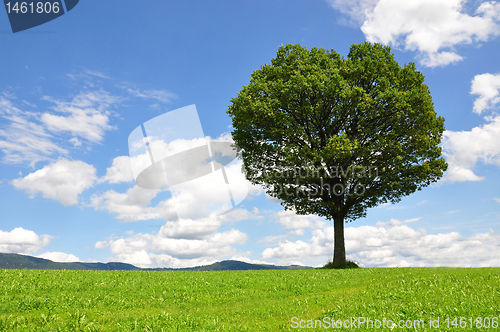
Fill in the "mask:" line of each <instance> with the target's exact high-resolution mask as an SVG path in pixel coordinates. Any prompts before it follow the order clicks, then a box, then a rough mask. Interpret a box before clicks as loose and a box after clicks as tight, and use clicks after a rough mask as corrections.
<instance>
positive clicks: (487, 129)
mask: <svg viewBox="0 0 500 332" xmlns="http://www.w3.org/2000/svg"><path fill="white" fill-rule="evenodd" d="M443 155H444V156H446V161H447V162H448V164H449V167H448V171H447V172H446V174H445V176H444V177H443V179H442V181H443V182H460V181H481V180H484V177H483V176H478V175H476V174H475V173H474V171H473V168H474V166H475V165H476V163H477V162H478V161H482V162H484V163H486V164H494V165H500V116H496V117H494V118H491V122H489V123H487V124H484V125H481V126H478V127H474V128H472V130H470V131H467V130H463V131H450V130H447V131H445V132H444V139H443Z"/></svg>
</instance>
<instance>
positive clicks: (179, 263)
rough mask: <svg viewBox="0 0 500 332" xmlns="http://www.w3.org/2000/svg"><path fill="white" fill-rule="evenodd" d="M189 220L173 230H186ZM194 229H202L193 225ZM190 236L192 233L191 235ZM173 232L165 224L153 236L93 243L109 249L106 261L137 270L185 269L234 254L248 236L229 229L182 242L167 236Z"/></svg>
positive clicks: (142, 235) (139, 235) (209, 232)
mask: <svg viewBox="0 0 500 332" xmlns="http://www.w3.org/2000/svg"><path fill="white" fill-rule="evenodd" d="M190 226H191V225H190V224H189V221H188V222H187V223H184V224H179V225H178V226H177V230H179V229H182V228H183V227H188V228H189V227H190ZM195 226H203V224H200V223H196V225H195ZM191 234H192V233H191ZM172 235H173V236H175V235H180V234H179V233H176V230H175V226H174V225H173V224H169V223H167V224H166V225H164V226H162V228H161V229H160V231H159V232H158V233H157V234H136V235H134V236H132V237H129V238H121V239H117V240H108V241H100V242H97V243H96V245H95V247H96V248H98V249H102V248H109V250H110V251H111V253H112V254H114V255H115V256H113V257H112V258H110V259H108V261H119V262H126V263H130V264H134V265H137V266H141V267H156V266H162V267H176V268H177V267H188V266H195V265H203V264H211V263H213V262H216V261H218V260H221V259H224V258H227V257H231V256H234V255H237V254H238V252H237V250H236V249H235V248H233V247H232V245H234V244H243V243H245V242H246V241H247V240H248V235H247V234H245V233H243V232H241V231H239V230H237V229H231V230H229V231H226V232H221V233H217V232H213V231H212V230H209V231H208V232H206V233H205V234H198V235H199V236H198V237H197V238H191V239H185V238H177V237H171V236H172Z"/></svg>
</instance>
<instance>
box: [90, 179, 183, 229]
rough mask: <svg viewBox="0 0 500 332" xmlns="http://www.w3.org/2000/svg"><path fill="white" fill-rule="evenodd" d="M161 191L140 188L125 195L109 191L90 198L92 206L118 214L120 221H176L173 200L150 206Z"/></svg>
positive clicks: (134, 188) (129, 190) (132, 189)
mask: <svg viewBox="0 0 500 332" xmlns="http://www.w3.org/2000/svg"><path fill="white" fill-rule="evenodd" d="M159 192H160V190H159V189H143V188H141V187H138V186H134V187H132V188H129V189H128V190H127V191H126V192H125V193H118V192H116V191H114V190H108V191H106V192H104V193H103V194H94V195H92V197H91V198H90V201H91V206H92V207H94V208H95V209H96V210H103V209H105V210H108V211H109V212H111V213H116V214H117V215H118V216H117V218H118V219H119V220H120V221H139V220H149V219H165V220H169V219H176V218H177V214H176V210H175V206H174V205H173V202H172V201H171V200H164V201H161V202H160V203H158V204H157V205H156V206H150V204H151V200H152V199H153V198H155V197H156V196H157V195H158V193H159Z"/></svg>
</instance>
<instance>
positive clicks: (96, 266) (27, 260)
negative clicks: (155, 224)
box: [0, 253, 311, 271]
mask: <svg viewBox="0 0 500 332" xmlns="http://www.w3.org/2000/svg"><path fill="white" fill-rule="evenodd" d="M310 268H311V267H308V266H299V265H290V266H276V265H265V264H250V263H245V262H240V261H231V260H229V261H222V262H217V263H213V264H210V265H204V266H196V267H188V268H180V269H173V268H152V269H141V268H139V267H137V266H134V265H132V264H126V263H118V262H111V263H83V262H74V263H58V262H53V261H51V260H48V259H44V258H38V257H33V256H27V255H19V254H2V253H0V269H30V270H100V271H104V270H109V271H112V270H113V271H116V270H123V271H236V270H290V269H310Z"/></svg>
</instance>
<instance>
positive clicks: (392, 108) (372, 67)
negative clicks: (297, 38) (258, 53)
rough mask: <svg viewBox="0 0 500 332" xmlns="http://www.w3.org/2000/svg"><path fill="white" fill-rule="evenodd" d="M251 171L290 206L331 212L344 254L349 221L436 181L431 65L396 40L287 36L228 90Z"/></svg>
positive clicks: (438, 129)
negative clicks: (339, 47) (340, 47)
mask: <svg viewBox="0 0 500 332" xmlns="http://www.w3.org/2000/svg"><path fill="white" fill-rule="evenodd" d="M227 112H228V114H229V115H230V116H231V117H232V121H233V128H234V129H233V132H232V136H233V139H234V141H235V143H236V145H237V146H238V148H239V149H240V150H239V156H240V157H241V159H242V160H243V164H244V168H245V172H246V177H247V179H248V180H249V181H250V182H252V183H253V184H258V185H261V186H263V187H264V188H265V189H266V191H267V193H268V194H269V195H271V196H273V197H276V198H279V199H280V200H281V201H282V204H283V206H284V207H285V209H294V210H295V211H296V212H297V213H299V214H316V215H319V216H322V217H325V218H326V219H328V220H333V221H334V232H335V237H334V238H335V239H334V243H335V246H334V264H345V245H344V222H345V221H346V222H347V221H353V220H355V219H358V218H360V217H364V216H365V215H366V211H367V209H368V208H370V207H374V206H376V205H378V204H381V203H386V202H392V203H396V202H398V201H400V200H401V198H402V197H403V196H406V195H409V194H411V193H413V192H415V191H416V190H421V188H423V187H425V186H428V185H429V184H430V183H432V182H435V181H437V180H438V179H439V178H440V177H441V176H442V175H443V172H444V171H446V169H447V166H448V165H447V164H446V162H445V160H444V158H442V157H441V147H439V144H440V142H441V138H442V134H443V131H444V118H442V117H438V116H437V114H436V112H435V111H434V105H433V103H432V98H431V94H430V91H429V88H428V87H427V85H425V84H424V75H423V74H422V73H420V72H419V71H417V70H416V69H415V64H414V63H409V64H406V65H404V66H400V65H399V64H398V63H397V61H395V60H394V56H393V54H391V51H390V48H389V47H387V46H383V45H380V44H370V43H367V42H365V43H363V44H354V45H352V46H351V48H350V51H349V55H348V56H347V59H345V58H343V57H341V56H340V55H339V54H338V53H337V52H335V50H333V49H332V50H329V51H328V50H324V49H322V48H316V47H315V48H312V49H311V50H308V49H307V48H305V47H302V46H300V45H286V46H281V47H280V48H279V49H278V52H277V55H276V58H274V59H272V61H271V64H265V65H263V66H261V68H260V69H258V70H256V71H255V72H254V73H253V74H252V76H251V79H250V84H248V85H247V86H244V87H243V89H242V90H241V91H240V92H239V93H238V96H237V97H236V98H233V99H231V105H230V106H229V109H228V111H227Z"/></svg>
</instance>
